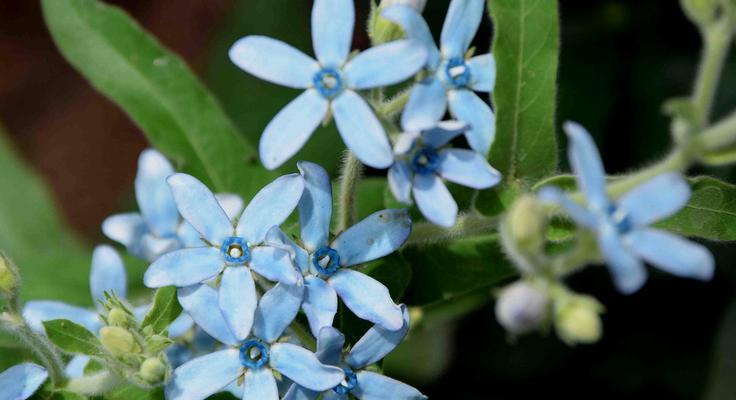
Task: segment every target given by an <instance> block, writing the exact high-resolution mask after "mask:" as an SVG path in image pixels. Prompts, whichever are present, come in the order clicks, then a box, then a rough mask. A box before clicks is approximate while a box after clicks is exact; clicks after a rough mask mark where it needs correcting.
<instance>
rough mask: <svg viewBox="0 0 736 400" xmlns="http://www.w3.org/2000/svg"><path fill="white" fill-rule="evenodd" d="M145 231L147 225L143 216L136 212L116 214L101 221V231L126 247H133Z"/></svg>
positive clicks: (146, 230)
mask: <svg viewBox="0 0 736 400" xmlns="http://www.w3.org/2000/svg"><path fill="white" fill-rule="evenodd" d="M146 232H148V227H147V226H146V223H145V221H143V216H142V215H140V214H138V213H127V214H117V215H113V216H110V217H108V218H106V219H105V221H103V222H102V233H104V234H105V236H107V237H108V238H110V239H112V240H114V241H116V242H118V243H120V244H122V245H123V246H125V247H127V248H128V249H134V248H135V245H136V244H137V242H138V241H139V240H140V238H141V236H143V234H145V233H146ZM131 252H132V251H131ZM137 255H138V254H136V256H137Z"/></svg>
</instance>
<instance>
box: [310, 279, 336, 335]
mask: <svg viewBox="0 0 736 400" xmlns="http://www.w3.org/2000/svg"><path fill="white" fill-rule="evenodd" d="M304 289H305V291H304V303H303V304H302V308H303V309H304V314H306V315H307V320H308V321H309V327H310V328H311V330H312V335H314V337H317V336H318V335H319V332H320V329H322V328H323V327H325V326H332V321H333V320H334V319H335V314H337V293H335V289H333V288H332V286H330V285H328V284H327V282H325V281H323V280H322V279H320V278H318V277H316V276H311V275H310V276H308V277H306V278H305V279H304Z"/></svg>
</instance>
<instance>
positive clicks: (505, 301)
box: [496, 281, 548, 335]
mask: <svg viewBox="0 0 736 400" xmlns="http://www.w3.org/2000/svg"><path fill="white" fill-rule="evenodd" d="M547 309H548V299H547V294H546V292H544V291H542V290H540V289H538V288H537V287H535V286H534V285H532V284H531V283H529V282H525V281H519V282H516V283H513V284H511V285H509V286H507V287H506V288H504V289H503V292H502V293H501V296H500V297H499V298H498V301H497V302H496V319H497V320H498V322H499V323H500V324H501V325H502V326H503V327H504V328H505V329H506V330H507V331H509V332H510V333H513V334H516V335H523V334H526V333H529V332H532V331H535V330H537V329H539V328H540V327H541V326H542V324H543V323H544V321H545V320H546V319H547Z"/></svg>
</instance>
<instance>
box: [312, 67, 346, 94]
mask: <svg viewBox="0 0 736 400" xmlns="http://www.w3.org/2000/svg"><path fill="white" fill-rule="evenodd" d="M313 82H314V87H315V88H317V91H319V93H320V94H321V95H322V96H323V97H325V98H328V99H331V98H333V97H335V96H337V95H338V94H339V93H340V92H341V91H342V89H343V87H342V86H343V85H342V77H341V76H340V71H338V70H336V69H334V68H323V69H322V70H321V71H319V72H317V73H316V74H315V75H314V78H313Z"/></svg>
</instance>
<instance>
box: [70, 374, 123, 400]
mask: <svg viewBox="0 0 736 400" xmlns="http://www.w3.org/2000/svg"><path fill="white" fill-rule="evenodd" d="M121 383H122V381H121V380H120V378H118V377H117V376H116V375H115V374H113V373H112V372H110V371H102V372H98V373H96V374H94V375H88V376H83V377H80V378H75V379H72V380H70V381H69V382H68V383H67V385H66V390H68V391H70V392H74V393H78V394H81V395H84V396H98V395H101V394H103V393H106V392H109V391H110V390H111V389H113V388H115V387H116V386H119V385H120V384H121Z"/></svg>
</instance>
